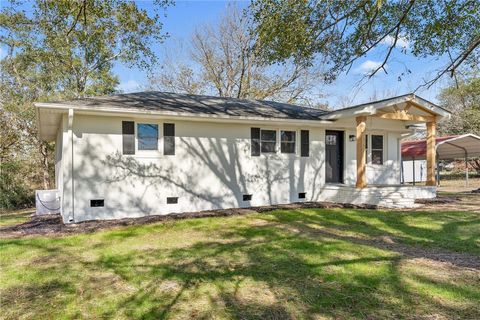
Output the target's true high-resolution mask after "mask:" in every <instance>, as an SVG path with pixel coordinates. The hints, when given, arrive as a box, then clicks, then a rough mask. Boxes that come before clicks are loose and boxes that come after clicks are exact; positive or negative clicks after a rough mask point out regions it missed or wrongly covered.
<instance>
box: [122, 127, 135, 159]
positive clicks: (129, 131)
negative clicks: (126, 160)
mask: <svg viewBox="0 0 480 320" xmlns="http://www.w3.org/2000/svg"><path fill="white" fill-rule="evenodd" d="M122 139H123V154H135V123H134V122H133V121H122Z"/></svg>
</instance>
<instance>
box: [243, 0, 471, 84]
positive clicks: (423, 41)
mask: <svg viewBox="0 0 480 320" xmlns="http://www.w3.org/2000/svg"><path fill="white" fill-rule="evenodd" d="M250 10H251V11H252V15H253V19H254V21H255V24H256V25H255V28H254V30H253V32H254V34H256V35H257V41H256V47H257V50H258V52H259V53H260V55H261V56H262V57H263V58H264V59H265V60H266V61H267V62H278V61H286V60H288V59H292V58H293V59H296V60H299V61H305V62H306V63H308V62H311V61H312V59H313V58H314V57H316V56H322V57H324V58H325V59H326V60H327V61H328V62H329V63H330V69H329V71H330V72H329V73H328V76H327V77H326V79H325V80H327V81H330V80H333V79H335V78H336V77H337V75H338V74H339V73H340V72H344V71H346V70H348V69H349V68H350V67H351V66H352V64H353V62H355V61H356V60H357V59H359V58H360V57H363V56H365V55H366V54H367V53H369V52H370V51H372V50H373V49H374V48H376V47H378V45H380V44H385V45H387V48H388V49H387V50H386V52H385V53H384V56H383V62H382V63H381V64H380V65H379V66H378V67H377V68H376V69H375V70H373V72H372V73H371V74H370V76H373V75H374V74H376V73H377V72H379V71H380V70H384V71H385V72H386V70H385V66H386V63H387V61H389V59H390V58H391V56H392V51H393V50H394V48H395V47H399V46H400V45H401V44H402V43H407V42H408V43H409V47H410V48H409V49H410V50H411V53H412V54H413V55H414V56H416V57H427V56H432V57H439V56H448V57H449V62H448V63H447V65H445V66H444V67H443V68H442V69H441V70H440V71H439V72H438V74H436V75H435V76H434V77H433V78H432V79H430V80H428V81H427V82H426V83H425V85H427V86H429V85H431V84H432V83H434V82H435V81H437V80H438V79H439V78H440V77H442V76H443V75H444V74H450V75H453V74H454V73H455V71H456V70H457V69H458V68H459V67H460V66H461V65H465V64H466V63H469V62H470V61H472V59H473V58H475V57H478V55H479V48H480V1H479V0H445V1H437V0H396V1H394V0H383V1H382V0H349V1H346V0H340V1H336V0H325V1H314V0H308V1H296V0H255V1H253V3H252V5H251V7H250ZM402 50H406V48H403V49H402ZM407 67H408V66H407Z"/></svg>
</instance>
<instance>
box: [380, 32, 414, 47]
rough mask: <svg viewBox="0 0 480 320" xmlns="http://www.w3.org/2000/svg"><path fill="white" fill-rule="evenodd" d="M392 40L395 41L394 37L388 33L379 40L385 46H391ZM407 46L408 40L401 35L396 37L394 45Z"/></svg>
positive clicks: (408, 44)
mask: <svg viewBox="0 0 480 320" xmlns="http://www.w3.org/2000/svg"><path fill="white" fill-rule="evenodd" d="M394 41H395V38H394V37H392V36H390V35H388V36H386V37H385V38H384V39H383V40H382V41H380V43H381V44H384V45H387V46H392V45H393V42H394ZM409 46H410V41H408V39H407V38H405V37H403V36H399V37H398V39H397V43H396V44H395V47H398V48H405V49H408V47H409Z"/></svg>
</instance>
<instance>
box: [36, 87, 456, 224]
mask: <svg viewBox="0 0 480 320" xmlns="http://www.w3.org/2000/svg"><path fill="white" fill-rule="evenodd" d="M36 108H37V116H38V124H39V126H38V127H39V135H40V138H41V139H44V140H46V141H56V164H55V181H56V188H57V189H58V190H59V192H60V195H61V213H62V216H63V219H64V221H65V222H79V221H84V220H91V219H117V218H127V217H141V216H146V215H156V214H169V213H174V212H193V211H200V210H210V209H220V208H235V207H250V206H262V205H271V204H285V203H291V202H299V201H333V202H341V203H352V204H372V205H380V206H387V207H408V206H413V203H414V200H415V199H416V198H422V197H423V198H428V197H434V196H435V193H436V189H435V174H434V167H435V152H434V148H435V146H434V145H435V124H436V122H438V121H442V119H444V118H446V117H449V115H450V114H449V113H448V111H446V110H444V109H442V108H440V107H438V106H436V105H434V104H433V103H431V102H428V101H426V100H425V99H422V98H420V97H418V96H415V95H413V94H408V95H403V96H399V97H394V98H390V99H385V100H381V101H376V102H371V103H367V104H362V105H357V106H353V107H349V108H345V109H340V110H335V111H331V112H328V111H322V110H318V109H311V108H303V107H299V106H295V105H289V104H282V103H275V102H269V101H250V100H240V99H230V98H218V97H208V96H194V95H185V94H174V93H164V92H140V93H131V94H122V95H116V96H110V97H98V98H88V99H82V100H75V101H66V102H58V103H57V102H55V103H36ZM419 123H426V124H427V130H428V143H427V144H428V146H427V149H428V150H427V157H426V158H427V175H428V177H427V184H428V186H426V187H425V186H424V187H421V186H415V187H413V186H401V185H400V178H401V177H400V167H401V152H400V145H401V139H402V138H403V137H404V136H406V135H408V134H409V133H411V129H410V127H411V126H412V125H415V124H419Z"/></svg>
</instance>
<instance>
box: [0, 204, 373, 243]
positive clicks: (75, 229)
mask: <svg viewBox="0 0 480 320" xmlns="http://www.w3.org/2000/svg"><path fill="white" fill-rule="evenodd" d="M304 208H325V209H328V208H353V209H376V208H377V207H376V206H371V205H352V204H339V203H331V202H301V203H292V204H286V205H274V206H262V207H254V208H238V209H222V210H208V211H200V212H186V213H172V214H169V215H163V216H161V215H151V216H146V217H141V218H127V219H118V220H92V221H84V222H80V223H72V224H64V223H63V221H62V217H61V216H60V215H43V216H32V218H31V219H30V220H29V221H27V222H25V223H21V224H17V225H13V226H7V227H3V228H0V238H17V237H23V236H36V235H48V236H63V235H68V234H79V233H91V232H95V231H97V230H105V229H111V228H115V227H123V226H133V225H143V224H149V223H155V222H159V221H170V220H179V219H192V218H205V217H226V216H234V215H245V214H249V213H254V212H268V211H273V210H281V209H283V210H292V209H293V210H294V209H304Z"/></svg>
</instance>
